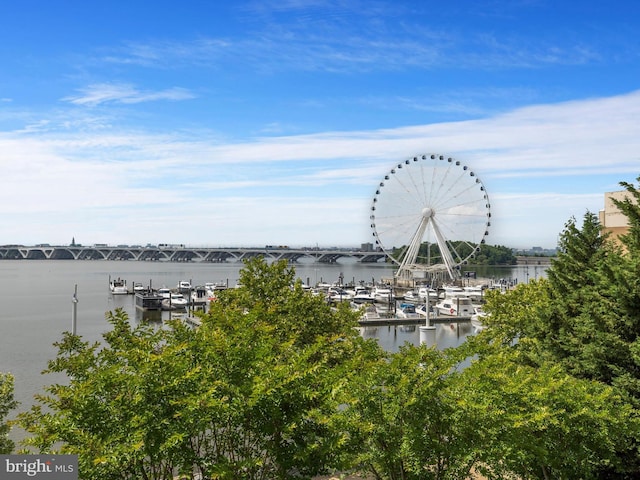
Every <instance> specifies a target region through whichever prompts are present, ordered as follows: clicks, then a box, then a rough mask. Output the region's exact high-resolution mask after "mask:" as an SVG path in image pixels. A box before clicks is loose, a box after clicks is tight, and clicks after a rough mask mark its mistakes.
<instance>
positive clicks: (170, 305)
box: [162, 292, 189, 310]
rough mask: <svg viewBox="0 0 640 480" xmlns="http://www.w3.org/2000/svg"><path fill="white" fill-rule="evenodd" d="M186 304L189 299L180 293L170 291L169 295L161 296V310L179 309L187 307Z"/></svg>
mask: <svg viewBox="0 0 640 480" xmlns="http://www.w3.org/2000/svg"><path fill="white" fill-rule="evenodd" d="M188 305H189V301H188V300H187V299H186V298H184V295H182V294H181V293H174V292H171V293H170V294H169V297H163V298H162V309H163V310H180V309H185V308H187V306H188Z"/></svg>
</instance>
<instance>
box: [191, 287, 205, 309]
mask: <svg viewBox="0 0 640 480" xmlns="http://www.w3.org/2000/svg"><path fill="white" fill-rule="evenodd" d="M209 293H210V292H209V290H208V289H207V288H206V287H205V286H201V285H198V286H196V287H193V289H192V290H191V294H190V295H191V303H192V304H193V305H206V304H207V303H208V302H209V301H210V300H209Z"/></svg>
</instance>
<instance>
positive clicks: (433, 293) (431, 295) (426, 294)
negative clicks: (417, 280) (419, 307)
mask: <svg viewBox="0 0 640 480" xmlns="http://www.w3.org/2000/svg"><path fill="white" fill-rule="evenodd" d="M418 297H420V300H426V299H427V298H428V299H429V301H430V302H435V301H436V300H437V299H438V292H437V290H435V289H433V288H431V287H420V288H419V289H418Z"/></svg>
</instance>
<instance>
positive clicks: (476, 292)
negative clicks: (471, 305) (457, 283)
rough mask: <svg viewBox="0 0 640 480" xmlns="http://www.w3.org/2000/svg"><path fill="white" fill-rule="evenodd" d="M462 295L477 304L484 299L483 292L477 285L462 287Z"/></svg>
mask: <svg viewBox="0 0 640 480" xmlns="http://www.w3.org/2000/svg"><path fill="white" fill-rule="evenodd" d="M462 289H463V290H464V293H465V295H466V296H467V297H469V298H471V300H472V301H474V302H476V303H478V302H482V300H483V298H484V290H483V288H482V287H481V286H479V285H475V286H474V285H470V286H468V287H463V288H462Z"/></svg>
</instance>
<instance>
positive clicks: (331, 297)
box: [326, 287, 353, 303]
mask: <svg viewBox="0 0 640 480" xmlns="http://www.w3.org/2000/svg"><path fill="white" fill-rule="evenodd" d="M326 298H327V301H328V302H329V303H335V302H350V301H351V300H352V299H353V295H351V294H350V293H349V292H347V291H346V290H345V289H344V288H341V287H330V288H329V289H328V290H327V297H326Z"/></svg>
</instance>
